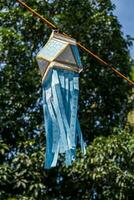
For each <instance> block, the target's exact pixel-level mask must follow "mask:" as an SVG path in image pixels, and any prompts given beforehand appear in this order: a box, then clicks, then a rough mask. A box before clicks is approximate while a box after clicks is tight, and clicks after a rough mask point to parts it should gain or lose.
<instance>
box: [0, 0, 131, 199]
mask: <svg viewBox="0 0 134 200" xmlns="http://www.w3.org/2000/svg"><path fill="white" fill-rule="evenodd" d="M25 2H26V3H28V5H30V6H31V7H32V8H34V9H35V10H37V11H38V12H39V13H40V14H42V15H44V16H46V18H48V19H51V20H52V21H54V22H55V23H56V24H57V25H58V27H59V28H60V30H61V31H64V32H66V33H68V34H70V35H72V36H73V37H75V38H76V39H77V40H78V41H81V42H82V44H84V45H85V46H87V47H90V49H91V50H92V51H93V52H96V53H97V54H98V55H99V56H100V57H102V58H103V59H105V60H108V61H109V62H110V63H111V64H113V65H115V66H117V69H118V70H120V71H121V72H123V73H124V74H125V75H126V76H128V77H132V78H133V70H132V65H133V63H132V61H131V57H130V54H129V50H128V48H129V46H130V45H131V43H132V41H131V38H130V37H128V38H124V36H123V33H122V32H121V25H120V24H119V22H118V20H117V17H116V16H114V15H113V9H114V5H112V3H111V1H110V0H106V1H102V0H93V1H87V0H77V1H76V0H73V1H71V0H64V1H59V0H53V1H43V0H30V1H28V0H27V1H25ZM0 7H1V13H0V24H1V27H0V41H1V43H0V51H1V54H0V61H1V68H0V157H1V159H0V198H1V199H2V200H5V199H8V200H17V199H19V200H33V199H40V200H41V199H46V200H47V199H49V200H51V199H52V200H54V199H58V200H59V199H71V200H76V199H91V200H93V199H102V200H103V199H106V200H110V199H120V200H126V199H128V200H129V199H132V197H133V195H134V185H133V182H134V176H133V172H134V167H133V166H134V160H133V154H134V136H133V127H131V129H130V130H131V131H129V132H130V133H128V131H123V132H120V130H121V129H124V128H125V127H126V122H127V114H128V112H129V111H131V110H132V107H133V97H132V87H131V86H129V85H128V84H127V83H126V82H125V81H124V80H122V79H121V78H119V77H117V76H115V74H114V73H113V72H112V71H111V70H110V69H108V68H106V67H104V66H102V65H101V64H100V63H98V62H97V61H96V60H95V59H93V58H92V57H90V56H89V55H87V54H86V53H84V52H82V51H81V50H80V53H81V57H82V61H83V66H84V68H85V69H84V71H83V72H82V73H81V75H80V100H79V105H80V106H79V118H80V121H81V127H82V130H83V134H84V138H85V140H86V141H87V154H86V157H85V158H84V159H83V158H81V155H80V153H79V151H78V159H77V162H75V163H74V164H73V166H72V167H69V168H65V167H64V165H63V163H62V158H61V160H60V162H59V163H58V167H57V168H54V169H51V170H49V171H47V170H45V169H44V151H45V137H44V127H43V112H42V99H41V78H40V74H39V70H38V68H37V63H36V61H35V56H36V54H37V52H38V51H39V49H40V48H41V47H42V46H43V45H44V44H45V42H46V41H47V39H48V36H49V34H50V32H51V30H48V28H47V27H46V26H45V25H44V24H42V23H41V22H40V21H39V20H37V19H36V18H34V17H33V16H32V15H31V14H30V13H28V12H27V11H26V10H25V9H24V8H22V7H20V6H19V4H18V3H16V1H15V0H11V1H8V0H1V3H0Z"/></svg>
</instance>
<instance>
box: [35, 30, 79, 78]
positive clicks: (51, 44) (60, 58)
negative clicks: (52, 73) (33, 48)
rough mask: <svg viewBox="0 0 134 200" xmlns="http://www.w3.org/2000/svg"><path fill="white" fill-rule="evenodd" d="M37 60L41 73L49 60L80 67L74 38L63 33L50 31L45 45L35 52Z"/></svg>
mask: <svg viewBox="0 0 134 200" xmlns="http://www.w3.org/2000/svg"><path fill="white" fill-rule="evenodd" d="M36 59H37V62H38V64H39V68H40V70H41V74H42V75H43V74H44V72H45V71H46V68H47V66H48V65H49V64H50V63H51V62H54V61H56V62H58V63H62V64H66V65H69V66H72V67H75V68H76V67H77V68H80V69H81V68H82V63H81V59H80V55H79V51H78V48H77V44H76V40H75V39H73V38H71V37H68V36H65V35H63V34H60V33H57V32H55V31H53V32H52V34H51V36H50V38H49V40H48V42H47V43H46V45H45V46H44V47H43V48H42V49H41V50H40V51H39V53H38V54H37V57H36Z"/></svg>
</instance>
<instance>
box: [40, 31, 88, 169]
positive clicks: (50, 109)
mask: <svg viewBox="0 0 134 200" xmlns="http://www.w3.org/2000/svg"><path fill="white" fill-rule="evenodd" d="M37 62H38V65H39V68H40V72H41V75H42V87H43V110H44V121H45V133H46V158H45V167H46V168H51V167H55V166H56V164H57V160H58V155H59V154H63V155H65V163H66V166H68V165H71V164H72V161H73V160H75V156H76V145H77V143H78V142H79V143H80V145H81V150H82V152H83V154H85V143H84V141H83V137H82V132H81V129H80V125H79V121H78V117H77V110H78V95H79V72H80V71H81V70H82V63H81V59H80V55H79V52H78V48H77V44H76V40H74V39H72V38H70V37H66V36H64V35H63V34H60V33H58V32H55V31H53V32H52V34H51V36H50V38H49V40H48V42H47V43H46V45H45V46H44V47H43V48H42V49H41V50H40V52H39V53H38V54H37Z"/></svg>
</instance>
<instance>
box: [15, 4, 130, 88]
mask: <svg viewBox="0 0 134 200" xmlns="http://www.w3.org/2000/svg"><path fill="white" fill-rule="evenodd" d="M16 1H17V2H19V3H20V4H21V5H22V6H24V7H25V8H26V9H27V10H29V11H30V12H31V13H32V14H33V15H34V16H36V17H38V18H39V19H40V20H41V21H43V22H44V23H45V24H47V25H48V26H49V27H50V28H52V29H58V28H57V27H56V26H55V25H54V24H52V23H51V22H50V21H48V20H47V19H46V18H44V17H42V16H41V15H40V14H39V13H37V12H36V11H34V10H33V9H32V8H30V7H29V6H28V5H27V4H26V3H24V2H22V1H21V0H16ZM62 34H63V35H65V36H67V37H70V36H69V35H67V34H66V33H62ZM77 45H78V46H79V47H81V48H82V49H83V50H84V51H86V52H87V53H88V54H90V55H91V56H92V57H94V58H96V59H97V60H98V61H100V63H102V64H104V65H106V66H107V67H110V68H111V69H112V70H113V71H114V72H115V73H116V74H117V75H118V76H120V77H121V78H123V79H125V80H126V81H128V83H129V84H130V85H134V82H133V81H131V80H129V79H128V78H127V77H126V76H124V75H123V74H122V73H121V72H119V71H118V70H116V69H115V68H114V67H113V66H111V65H109V64H108V63H107V62H105V61H104V60H102V59H101V58H100V57H99V56H97V55H96V54H94V53H93V52H91V51H90V50H89V49H87V48H86V47H84V46H83V45H82V44H81V43H80V42H77Z"/></svg>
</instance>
